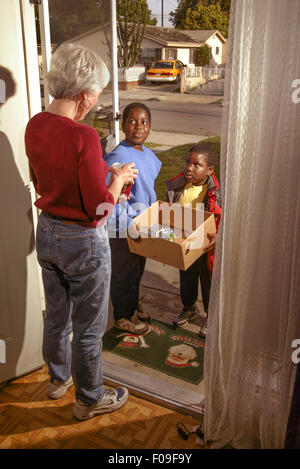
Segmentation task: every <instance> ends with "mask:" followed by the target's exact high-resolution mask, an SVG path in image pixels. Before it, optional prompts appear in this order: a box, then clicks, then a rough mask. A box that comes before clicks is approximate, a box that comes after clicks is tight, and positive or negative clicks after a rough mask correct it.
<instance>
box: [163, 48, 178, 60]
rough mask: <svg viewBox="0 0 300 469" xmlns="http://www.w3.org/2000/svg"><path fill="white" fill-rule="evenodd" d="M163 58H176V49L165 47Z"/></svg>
mask: <svg viewBox="0 0 300 469" xmlns="http://www.w3.org/2000/svg"><path fill="white" fill-rule="evenodd" d="M165 59H166V60H177V49H166V52H165Z"/></svg>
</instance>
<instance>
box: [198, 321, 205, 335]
mask: <svg viewBox="0 0 300 469" xmlns="http://www.w3.org/2000/svg"><path fill="white" fill-rule="evenodd" d="M206 334H207V318H205V319H204V321H203V324H202V325H201V326H200V329H199V332H198V335H199V337H201V338H202V339H205V338H206Z"/></svg>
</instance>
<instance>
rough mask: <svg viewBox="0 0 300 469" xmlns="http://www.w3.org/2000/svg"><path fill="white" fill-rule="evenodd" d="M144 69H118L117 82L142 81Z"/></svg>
mask: <svg viewBox="0 0 300 469" xmlns="http://www.w3.org/2000/svg"><path fill="white" fill-rule="evenodd" d="M145 70H146V69H145V67H130V68H119V70H118V75H119V76H118V78H119V81H126V82H131V81H136V82H138V81H142V80H143V79H144V76H145Z"/></svg>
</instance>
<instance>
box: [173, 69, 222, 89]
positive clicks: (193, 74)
mask: <svg viewBox="0 0 300 469" xmlns="http://www.w3.org/2000/svg"><path fill="white" fill-rule="evenodd" d="M224 76H225V69H224V68H223V67H213V68H211V67H193V68H188V67H186V68H184V69H183V70H182V72H181V81H180V93H193V92H199V90H201V87H202V85H204V84H205V83H208V82H210V81H212V80H219V79H220V78H223V77H224Z"/></svg>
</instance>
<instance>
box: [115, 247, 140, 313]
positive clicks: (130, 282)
mask: <svg viewBox="0 0 300 469" xmlns="http://www.w3.org/2000/svg"><path fill="white" fill-rule="evenodd" d="M110 247H111V261H112V262H111V264H112V273H111V289H110V295H111V302H112V305H113V316H114V320H115V321H117V320H118V319H121V318H126V319H129V318H130V317H131V316H132V315H133V314H134V311H135V310H136V309H137V308H138V303H139V292H140V283H141V280H142V276H143V273H144V270H145V264H146V258H145V257H143V256H138V255H137V254H133V253H132V252H130V250H129V247H128V243H127V239H124V238H115V239H113V238H110Z"/></svg>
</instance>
